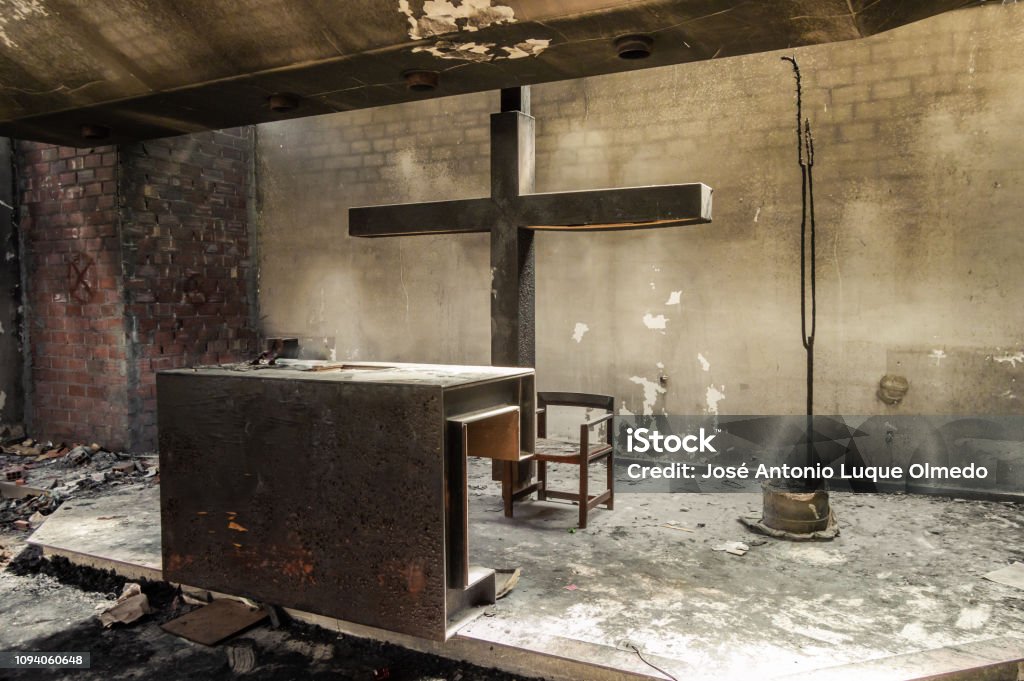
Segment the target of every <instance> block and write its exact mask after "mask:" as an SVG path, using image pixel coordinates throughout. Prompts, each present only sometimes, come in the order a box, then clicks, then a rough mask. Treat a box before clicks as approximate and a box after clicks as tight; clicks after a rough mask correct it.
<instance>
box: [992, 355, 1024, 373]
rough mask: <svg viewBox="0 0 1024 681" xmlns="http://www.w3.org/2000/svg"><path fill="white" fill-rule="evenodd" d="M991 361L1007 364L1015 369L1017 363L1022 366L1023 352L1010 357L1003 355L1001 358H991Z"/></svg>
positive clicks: (1023, 360)
mask: <svg viewBox="0 0 1024 681" xmlns="http://www.w3.org/2000/svg"><path fill="white" fill-rule="evenodd" d="M992 359H993V360H995V361H996V362H999V363H1000V364H1009V365H1010V366H1011V367H1013V368H1014V369H1016V368H1017V362H1021V363H1022V364H1024V351H1021V352H1018V353H1015V354H1012V355H1003V356H1002V357H993V358H992Z"/></svg>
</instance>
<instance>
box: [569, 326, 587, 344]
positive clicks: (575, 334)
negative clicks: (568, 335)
mask: <svg viewBox="0 0 1024 681" xmlns="http://www.w3.org/2000/svg"><path fill="white" fill-rule="evenodd" d="M587 331H590V327H589V326H587V325H586V324H584V323H583V322H576V328H575V329H573V331H572V339H573V340H574V341H576V342H577V343H579V342H580V341H582V340H583V335H584V334H585V333H586V332H587Z"/></svg>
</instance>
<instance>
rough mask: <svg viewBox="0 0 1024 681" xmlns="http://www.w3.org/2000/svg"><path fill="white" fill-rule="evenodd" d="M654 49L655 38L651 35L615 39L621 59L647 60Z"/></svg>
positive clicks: (625, 36) (616, 49)
mask: <svg viewBox="0 0 1024 681" xmlns="http://www.w3.org/2000/svg"><path fill="white" fill-rule="evenodd" d="M653 48H654V38H652V37H651V36H649V35H624V36H621V37H618V38H616V39H615V51H616V52H617V53H618V55H619V59H646V58H647V57H650V56H651V50H652V49H653Z"/></svg>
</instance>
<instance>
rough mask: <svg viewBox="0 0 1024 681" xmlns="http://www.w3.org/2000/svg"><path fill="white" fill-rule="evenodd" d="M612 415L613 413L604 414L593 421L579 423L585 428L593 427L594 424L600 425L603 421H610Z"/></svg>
mask: <svg viewBox="0 0 1024 681" xmlns="http://www.w3.org/2000/svg"><path fill="white" fill-rule="evenodd" d="M614 416H615V414H605V415H604V416H602V417H601V418H599V419H594V420H593V421H589V422H587V423H581V424H580V425H581V426H585V427H587V428H593V427H594V426H597V425H600V424H602V423H604V422H605V421H611V420H612V418H613V417H614Z"/></svg>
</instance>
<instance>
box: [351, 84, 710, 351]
mask: <svg viewBox="0 0 1024 681" xmlns="http://www.w3.org/2000/svg"><path fill="white" fill-rule="evenodd" d="M533 139H534V118H533V117H532V116H531V115H530V89H529V88H528V87H521V88H509V89H505V90H502V91H501V112H500V113H496V114H491V195H490V196H489V197H487V198H482V199H465V200H456V201H431V202H427V203H406V204H396V205H391V206H366V207H361V208H350V209H349V213H348V231H349V234H351V235H352V236H363V237H378V236H409V235H413V234H458V233H463V232H490V234H491V277H492V283H491V364H492V365H494V366H521V367H533V366H535V361H534V360H535V358H536V356H535V334H534V295H535V291H534V289H535V286H534V255H533V233H534V232H535V231H537V230H609V229H648V228H652V227H669V226H673V225H691V224H701V223H705V222H711V188H710V187H708V186H707V185H704V184H700V183H697V184H669V185H654V186H649V187H627V188H625V189H596V190H590V191H578V192H551V193H540V194H538V193H535V192H534V175H535V162H534V146H533Z"/></svg>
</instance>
